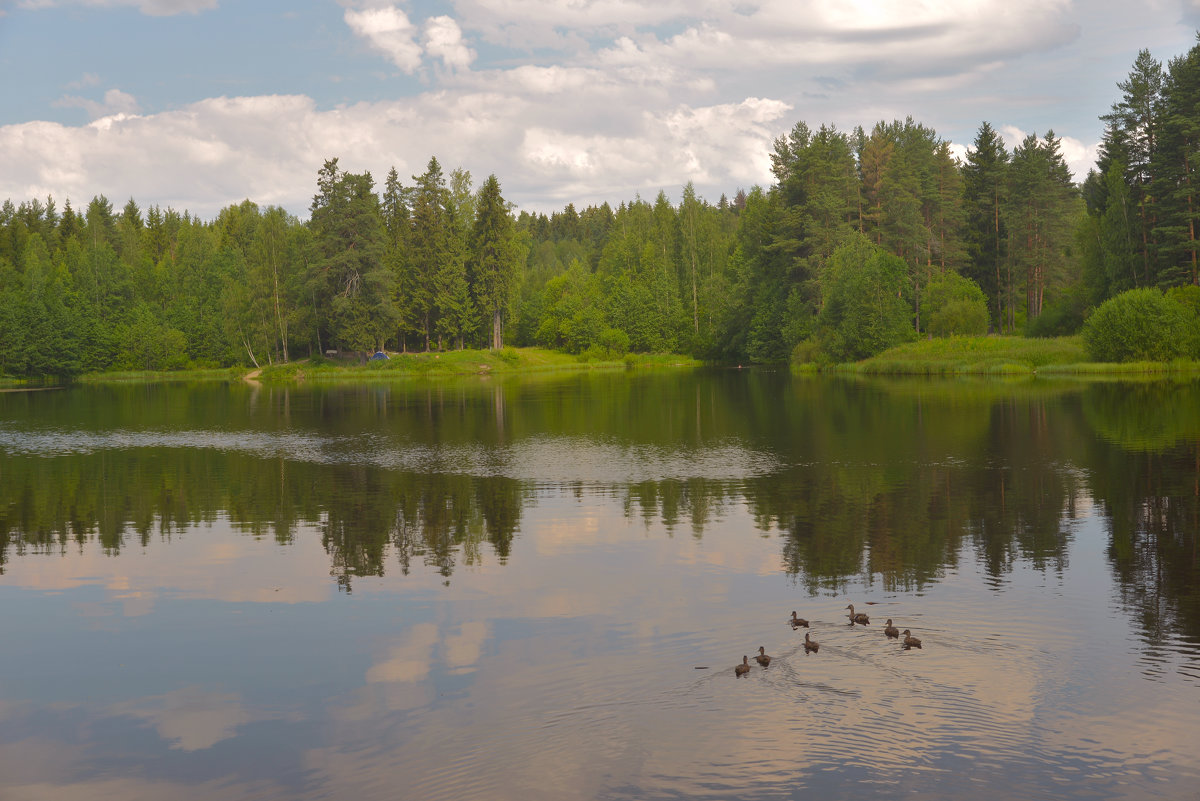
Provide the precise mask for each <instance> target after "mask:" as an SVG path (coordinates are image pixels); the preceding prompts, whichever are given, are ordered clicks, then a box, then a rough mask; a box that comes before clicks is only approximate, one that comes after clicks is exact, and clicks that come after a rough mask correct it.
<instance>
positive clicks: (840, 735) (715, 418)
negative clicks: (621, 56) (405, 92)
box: [0, 372, 1200, 799]
mask: <svg viewBox="0 0 1200 801" xmlns="http://www.w3.org/2000/svg"><path fill="white" fill-rule="evenodd" d="M1122 386H1123V385H1114V384H1077V383H1050V382H1044V381H1040V380H1039V381H1027V382H1021V383H1014V384H998V383H988V382H978V383H976V382H963V383H933V382H917V381H913V382H874V381H828V380H813V379H804V378H792V377H790V376H788V375H786V374H770V373H764V374H756V375H747V374H745V373H726V372H716V373H701V374H696V375H688V376H679V375H634V376H627V375H588V376H574V377H566V378H561V377H560V378H554V379H549V378H547V379H543V380H537V381H520V382H495V381H493V382H489V383H480V382H463V383H458V384H442V385H436V386H425V385H404V386H398V387H391V388H380V387H372V388H367V389H363V388H354V389H316V388H303V389H273V388H270V387H262V388H259V389H256V390H251V389H248V388H243V387H240V386H236V387H223V386H222V387H192V388H180V387H138V388H123V389H86V390H72V391H68V392H62V393H53V397H51V394H50V393H46V394H43V395H42V397H39V398H38V399H37V401H36V403H35V402H33V401H32V400H31V399H29V398H28V397H26V398H22V397H21V396H18V395H4V396H0V603H3V604H4V608H5V610H6V613H7V614H6V615H5V616H4V619H3V620H4V622H3V624H0V626H2V628H0V636H2V637H3V640H4V641H5V642H8V643H16V644H17V645H16V647H15V648H12V649H11V650H10V654H9V658H7V659H6V660H4V664H3V665H0V795H3V796H5V797H9V796H11V797H14V798H27V797H28V798H37V797H55V798H62V797H67V798H70V797H72V796H73V795H78V796H79V797H96V796H97V795H104V794H105V793H108V794H115V793H120V794H121V796H122V798H156V797H183V798H187V797H193V796H195V797H211V796H212V795H213V794H217V793H220V794H222V795H226V796H230V797H235V798H241V797H247V798H248V797H263V798H310V797H311V798H315V797H328V796H337V797H344V796H349V795H351V794H357V795H359V796H363V797H367V798H373V797H396V795H397V793H398V792H399V794H400V795H401V796H407V797H425V796H428V795H429V794H434V793H440V794H442V795H446V796H449V797H454V798H518V797H520V798H540V797H555V798H560V797H565V798H627V797H628V798H679V797H689V798H704V797H712V798H726V797H730V796H734V795H737V796H742V797H767V796H771V797H778V796H783V797H808V796H810V795H813V794H816V793H820V794H822V795H824V796H827V797H831V798H844V797H848V798H890V797H895V796H896V795H900V794H919V795H925V796H931V797H961V796H962V795H964V794H966V793H968V792H973V791H974V787H973V785H975V784H977V785H979V786H980V787H983V788H985V789H986V790H987V792H988V795H989V797H998V798H1014V799H1015V798H1037V797H1045V798H1058V797H1100V798H1121V797H1155V796H1157V797H1163V798H1179V797H1183V795H1184V793H1185V792H1186V790H1187V788H1189V787H1192V786H1194V785H1193V782H1194V781H1195V780H1196V778H1197V773H1198V771H1200V760H1198V759H1197V758H1196V756H1195V754H1194V753H1192V751H1191V749H1190V748H1189V747H1188V743H1190V742H1192V741H1193V740H1194V737H1195V736H1198V735H1200V729H1198V728H1197V723H1196V721H1197V720H1200V714H1198V713H1200V557H1198V542H1197V536H1198V535H1197V531H1198V515H1200V435H1198V434H1197V433H1196V431H1195V427H1196V426H1195V423H1196V420H1195V417H1194V415H1193V416H1191V417H1189V416H1188V414H1187V413H1186V410H1187V409H1188V408H1191V409H1196V408H1200V392H1198V391H1197V387H1196V385H1195V384H1194V383H1193V384H1171V385H1161V386H1159V385H1151V384H1144V385H1138V386H1137V387H1135V388H1133V389H1129V391H1128V392H1126V391H1125V390H1123V389H1122ZM1126 389H1128V388H1126ZM850 602H853V603H856V604H860V605H862V604H867V603H874V604H876V605H875V606H873V607H872V609H871V613H872V617H873V618H878V619H879V620H883V619H886V618H888V617H891V618H893V619H894V620H895V622H896V624H897V625H898V626H899V627H900V628H901V629H904V628H911V629H912V630H913V631H914V633H916V634H917V636H919V637H921V638H922V639H923V640H924V641H925V648H924V649H923V650H922V651H912V652H904V651H903V650H902V649H901V648H900V646H898V645H897V644H896V643H895V642H894V641H886V638H884V636H883V635H882V633H881V631H880V627H879V626H871V627H866V628H862V627H847V626H846V625H845V617H844V611H843V607H844V606H845V605H846V604H847V603H850ZM791 609H798V610H799V611H800V614H801V615H802V616H806V617H809V618H811V619H812V621H813V632H814V639H817V640H820V642H821V644H822V648H821V651H820V653H819V654H814V655H806V654H805V653H804V649H803V646H802V633H803V630H801V635H799V636H798V635H796V634H794V633H793V632H792V631H791V628H790V626H787V625H786V617H787V614H788V611H789V610H791ZM760 644H761V645H764V646H765V647H766V649H767V652H768V653H771V654H773V655H775V656H776V661H775V662H773V663H772V665H771V668H770V669H769V670H767V671H761V670H759V669H758V668H757V666H756V667H755V670H754V671H752V672H751V674H750V676H748V677H747V679H746V680H744V681H741V682H737V681H735V680H734V675H733V666H734V665H735V664H736V663H737V662H739V661H740V658H741V654H742V653H753V652H755V651H757V647H758V646H759V645H760ZM81 665H86V666H87V667H86V669H85V668H81ZM697 665H704V666H707V667H708V668H709V669H708V670H707V671H696V670H695V666H697ZM47 751H52V752H53V753H54V754H55V759H54V760H47V759H46V758H45V756H44V754H45V753H46V752H47ZM968 768H969V769H968ZM400 787H402V788H403V791H402V792H400V791H399V790H398V788H400Z"/></svg>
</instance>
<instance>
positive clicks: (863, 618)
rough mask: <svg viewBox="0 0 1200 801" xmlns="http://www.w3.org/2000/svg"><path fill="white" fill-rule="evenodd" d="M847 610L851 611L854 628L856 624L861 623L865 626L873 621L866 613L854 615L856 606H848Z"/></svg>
mask: <svg viewBox="0 0 1200 801" xmlns="http://www.w3.org/2000/svg"><path fill="white" fill-rule="evenodd" d="M846 608H847V609H849V610H850V615H849V617H850V625H851V626H853V625H854V624H855V623H861V624H862V625H864V626H865V625H867V624H868V623H870V622H871V619H870V618H868V617H867V613H866V612H859V613H858V614H857V615H856V614H854V604H849V605H847V606H846Z"/></svg>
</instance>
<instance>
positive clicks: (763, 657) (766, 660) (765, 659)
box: [754, 645, 771, 667]
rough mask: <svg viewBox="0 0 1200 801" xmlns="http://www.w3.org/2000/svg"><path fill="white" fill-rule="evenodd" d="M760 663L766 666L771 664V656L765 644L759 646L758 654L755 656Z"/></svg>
mask: <svg viewBox="0 0 1200 801" xmlns="http://www.w3.org/2000/svg"><path fill="white" fill-rule="evenodd" d="M754 659H755V660H756V661H757V662H758V664H760V665H762V666H763V667H766V666H767V665H769V664H771V657H769V656H767V649H766V648H764V647H763V646H761V645H760V646H758V656H756V657H754Z"/></svg>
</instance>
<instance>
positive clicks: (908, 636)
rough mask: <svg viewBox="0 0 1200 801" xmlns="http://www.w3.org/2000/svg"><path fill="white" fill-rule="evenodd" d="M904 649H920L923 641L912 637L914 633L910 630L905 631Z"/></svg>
mask: <svg viewBox="0 0 1200 801" xmlns="http://www.w3.org/2000/svg"><path fill="white" fill-rule="evenodd" d="M904 647H905V648H920V647H921V641H920V640H918V639H917V638H916V637H914V636H912V632H911V631H909V630H908V629H905V630H904Z"/></svg>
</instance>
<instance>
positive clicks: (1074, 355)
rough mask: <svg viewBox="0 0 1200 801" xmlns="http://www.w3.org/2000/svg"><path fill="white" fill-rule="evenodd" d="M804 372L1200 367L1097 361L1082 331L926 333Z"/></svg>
mask: <svg viewBox="0 0 1200 801" xmlns="http://www.w3.org/2000/svg"><path fill="white" fill-rule="evenodd" d="M792 368H793V369H794V370H796V371H799V372H821V373H826V372H829V373H854V374H863V375H909V376H914V375H917V376H919V375H924V376H953V375H996V376H1006V375H1055V376H1058V375H1070V376H1079V377H1084V376H1105V375H1112V376H1122V377H1128V376H1135V375H1171V374H1190V373H1200V361H1196V360H1194V359H1175V360H1173V361H1169V362H1093V361H1089V360H1088V356H1087V352H1086V350H1084V346H1083V341H1082V340H1081V339H1080V337H1078V336H1069V337H1053V338H1046V339H1034V338H1026V337H1019V336H954V337H944V338H937V339H922V340H919V341H917V342H908V343H905V344H903V345H897V346H896V347H894V348H890V349H888V350H885V351H884V352H883V353H880V354H878V355H876V356H872V357H871V358H869V359H864V360H863V361H860V362H853V363H850V364H835V365H820V364H812V363H803V364H799V363H794V364H793V365H792Z"/></svg>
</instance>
